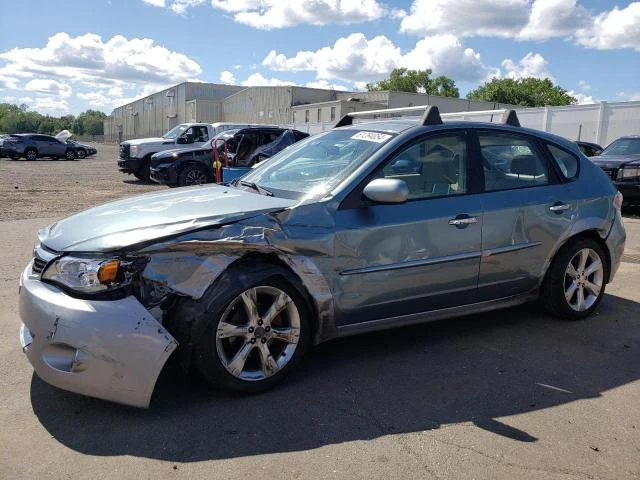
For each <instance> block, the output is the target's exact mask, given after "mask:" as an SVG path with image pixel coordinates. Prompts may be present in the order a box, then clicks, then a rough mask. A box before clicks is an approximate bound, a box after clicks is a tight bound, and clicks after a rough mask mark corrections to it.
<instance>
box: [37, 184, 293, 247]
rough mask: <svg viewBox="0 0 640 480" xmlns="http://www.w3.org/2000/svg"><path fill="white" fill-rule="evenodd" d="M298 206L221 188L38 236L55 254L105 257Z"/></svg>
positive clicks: (82, 219) (184, 193) (116, 207)
mask: <svg viewBox="0 0 640 480" xmlns="http://www.w3.org/2000/svg"><path fill="white" fill-rule="evenodd" d="M295 203H296V202H295V201H294V200H288V199H284V198H275V197H267V196H264V195H258V194H257V193H252V192H249V191H244V190H240V189H236V188H233V187H225V186H221V185H207V186H196V187H189V188H178V189H172V190H163V191H162V192H159V193H156V192H153V193H148V194H145V195H138V196H135V197H131V198H126V199H123V200H118V201H115V202H110V203H106V204H104V205H100V206H98V207H94V208H91V209H89V210H85V211H83V212H80V213H77V214H75V215H73V216H71V217H68V218H65V219H63V220H60V221H58V222H56V223H54V224H52V225H49V226H48V227H46V228H43V229H42V230H40V231H39V232H38V239H39V241H40V243H41V244H42V245H44V246H46V247H48V248H50V249H52V250H55V251H59V252H60V251H66V252H105V251H115V250H123V249H127V248H128V247H132V246H134V245H137V244H143V243H144V244H146V243H148V242H153V241H154V240H155V239H160V238H165V237H168V236H171V235H176V234H180V233H184V232H187V231H190V230H194V229H198V228H203V227H207V226H214V225H223V224H228V223H233V222H236V221H239V220H242V219H246V218H249V217H253V216H257V215H260V214H264V213H268V212H274V211H279V210H283V209H285V208H287V207H291V206H293V205H294V204H295Z"/></svg>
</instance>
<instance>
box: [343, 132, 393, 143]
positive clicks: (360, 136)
mask: <svg viewBox="0 0 640 480" xmlns="http://www.w3.org/2000/svg"><path fill="white" fill-rule="evenodd" d="M351 138H353V139H354V140H365V141H367V142H375V143H382V142H386V141H387V140H389V139H390V138H391V135H389V134H387V133H378V132H358V133H356V134H355V135H353V136H352V137H351Z"/></svg>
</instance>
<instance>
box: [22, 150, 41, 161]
mask: <svg viewBox="0 0 640 480" xmlns="http://www.w3.org/2000/svg"><path fill="white" fill-rule="evenodd" d="M24 158H26V159H27V160H35V159H37V158H38V152H37V151H36V149H35V148H27V149H26V150H25V151H24Z"/></svg>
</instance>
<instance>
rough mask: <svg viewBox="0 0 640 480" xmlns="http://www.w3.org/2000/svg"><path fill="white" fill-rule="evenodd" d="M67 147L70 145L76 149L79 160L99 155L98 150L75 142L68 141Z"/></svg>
mask: <svg viewBox="0 0 640 480" xmlns="http://www.w3.org/2000/svg"><path fill="white" fill-rule="evenodd" d="M67 145H70V146H71V147H73V148H74V149H75V151H76V155H77V156H78V158H85V157H90V156H91V155H95V154H96V153H98V150H96V149H95V148H94V147H92V146H91V145H85V144H83V143H79V142H77V141H75V140H67Z"/></svg>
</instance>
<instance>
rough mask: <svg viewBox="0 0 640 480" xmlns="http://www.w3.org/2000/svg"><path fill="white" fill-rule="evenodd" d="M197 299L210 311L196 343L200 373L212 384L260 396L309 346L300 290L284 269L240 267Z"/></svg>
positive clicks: (308, 322) (305, 309)
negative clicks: (258, 393)
mask: <svg viewBox="0 0 640 480" xmlns="http://www.w3.org/2000/svg"><path fill="white" fill-rule="evenodd" d="M223 276H224V278H222V277H221V279H220V281H218V282H216V284H215V285H214V287H213V288H211V289H209V291H208V292H207V293H206V294H205V297H204V298H203V299H202V300H201V302H203V303H204V304H205V305H208V306H209V308H208V309H207V311H206V312H204V314H203V317H202V319H201V321H205V322H207V323H208V324H207V326H206V330H205V333H204V334H203V336H202V338H201V339H200V340H199V341H198V342H197V344H196V359H197V364H198V368H199V370H200V371H201V372H202V374H203V375H204V376H205V377H206V378H207V379H208V380H209V381H211V382H212V383H214V384H216V385H219V386H222V387H225V388H228V389H232V390H236V391H241V392H247V393H249V392H259V391H263V390H266V389H268V388H271V387H272V386H273V385H275V384H276V383H278V382H279V381H280V380H281V379H282V378H283V377H284V376H285V375H286V374H287V372H289V371H290V370H292V369H293V368H294V367H295V366H296V365H297V364H298V363H299V362H300V360H301V358H302V356H303V354H304V352H305V350H306V349H307V347H308V344H309V340H310V336H311V335H310V334H311V325H312V322H311V318H310V314H309V309H308V307H307V303H306V301H305V297H304V293H303V291H302V289H301V288H302V287H301V286H300V285H299V282H298V281H297V279H296V278H295V277H293V276H292V275H291V274H290V273H289V272H288V271H286V270H284V269H282V268H279V267H276V266H271V265H261V264H254V265H244V267H243V268H242V269H240V268H236V269H234V268H233V267H232V269H231V270H230V271H227V272H225V273H224V274H223Z"/></svg>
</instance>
